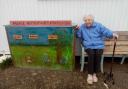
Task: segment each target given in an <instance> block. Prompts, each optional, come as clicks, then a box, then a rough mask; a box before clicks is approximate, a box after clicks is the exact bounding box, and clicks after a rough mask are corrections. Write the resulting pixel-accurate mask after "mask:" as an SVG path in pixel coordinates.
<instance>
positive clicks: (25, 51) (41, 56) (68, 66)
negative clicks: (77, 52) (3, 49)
mask: <svg viewBox="0 0 128 89" xmlns="http://www.w3.org/2000/svg"><path fill="white" fill-rule="evenodd" d="M10 49H11V54H12V57H13V61H14V63H15V66H16V67H25V68H29V67H30V68H44V69H53V70H72V69H73V67H74V61H73V50H72V47H70V46H63V47H57V46H22V45H19V46H18V45H13V46H10Z"/></svg>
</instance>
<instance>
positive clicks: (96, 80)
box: [92, 74, 98, 83]
mask: <svg viewBox="0 0 128 89" xmlns="http://www.w3.org/2000/svg"><path fill="white" fill-rule="evenodd" d="M92 77H93V82H95V83H96V82H98V78H97V76H96V74H93V76H92Z"/></svg>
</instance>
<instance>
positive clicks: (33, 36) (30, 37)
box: [29, 34, 39, 40]
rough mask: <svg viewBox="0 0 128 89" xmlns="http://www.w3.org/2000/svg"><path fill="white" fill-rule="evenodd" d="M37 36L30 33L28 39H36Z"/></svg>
mask: <svg viewBox="0 0 128 89" xmlns="http://www.w3.org/2000/svg"><path fill="white" fill-rule="evenodd" d="M38 38H39V36H38V35H36V34H30V35H29V39H33V40H35V39H38Z"/></svg>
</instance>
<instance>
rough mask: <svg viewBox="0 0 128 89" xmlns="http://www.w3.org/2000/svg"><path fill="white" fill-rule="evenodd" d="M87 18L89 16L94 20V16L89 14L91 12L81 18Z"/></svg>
mask: <svg viewBox="0 0 128 89" xmlns="http://www.w3.org/2000/svg"><path fill="white" fill-rule="evenodd" d="M88 18H91V19H92V20H94V16H93V15H91V14H89V15H85V16H84V17H83V20H84V21H85V20H86V19H88Z"/></svg>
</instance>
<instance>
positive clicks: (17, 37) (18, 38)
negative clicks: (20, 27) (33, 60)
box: [13, 34, 22, 40]
mask: <svg viewBox="0 0 128 89" xmlns="http://www.w3.org/2000/svg"><path fill="white" fill-rule="evenodd" d="M13 38H14V39H15V40H22V35H17V34H14V35H13Z"/></svg>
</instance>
